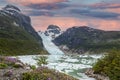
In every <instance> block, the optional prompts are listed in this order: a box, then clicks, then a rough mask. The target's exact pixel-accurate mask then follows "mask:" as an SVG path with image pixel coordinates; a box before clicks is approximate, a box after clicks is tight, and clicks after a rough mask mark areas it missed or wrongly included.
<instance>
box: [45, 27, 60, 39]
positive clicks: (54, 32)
mask: <svg viewBox="0 0 120 80" xmlns="http://www.w3.org/2000/svg"><path fill="white" fill-rule="evenodd" d="M61 33H62V31H61V29H60V28H59V27H58V26H56V25H49V26H48V28H47V30H46V31H45V32H44V34H45V35H46V36H50V37H52V38H53V39H54V38H56V37H57V36H59V35H60V34H61Z"/></svg>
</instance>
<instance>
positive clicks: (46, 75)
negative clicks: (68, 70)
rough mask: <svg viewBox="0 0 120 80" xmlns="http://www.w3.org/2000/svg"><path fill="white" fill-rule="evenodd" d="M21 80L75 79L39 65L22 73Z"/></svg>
mask: <svg viewBox="0 0 120 80" xmlns="http://www.w3.org/2000/svg"><path fill="white" fill-rule="evenodd" d="M22 80H77V79H75V78H73V77H71V76H68V75H66V74H63V73H59V72H56V71H55V70H52V69H48V68H46V67H39V68H37V69H36V70H34V71H32V72H27V73H23V75H22Z"/></svg>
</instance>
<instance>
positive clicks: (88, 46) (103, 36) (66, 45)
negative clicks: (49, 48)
mask: <svg viewBox="0 0 120 80" xmlns="http://www.w3.org/2000/svg"><path fill="white" fill-rule="evenodd" d="M53 42H54V43H55V44H56V45H57V46H60V48H61V49H62V50H63V51H66V52H70V53H79V54H81V53H85V52H99V51H100V52H107V51H109V50H110V49H112V48H117V49H120V44H119V42H120V31H104V30H99V29H94V28H90V27H87V26H78V27H77V26H76V27H72V28H69V29H67V30H66V31H65V32H64V33H63V34H61V35H60V36H58V37H57V38H55V39H54V40H53Z"/></svg>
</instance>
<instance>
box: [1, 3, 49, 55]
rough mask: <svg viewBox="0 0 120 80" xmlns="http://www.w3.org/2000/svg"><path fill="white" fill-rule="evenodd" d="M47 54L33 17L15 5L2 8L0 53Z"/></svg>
mask: <svg viewBox="0 0 120 80" xmlns="http://www.w3.org/2000/svg"><path fill="white" fill-rule="evenodd" d="M44 53H45V54H46V53H47V52H46V50H45V49H44V47H43V44H42V39H41V37H40V36H39V35H38V34H37V32H36V31H35V30H34V28H33V27H32V25H31V19H30V17H29V16H26V15H24V14H22V12H20V9H19V8H17V7H16V6H13V5H7V6H6V7H5V8H3V9H2V10H0V54H1V55H18V54H20V55H23V54H44Z"/></svg>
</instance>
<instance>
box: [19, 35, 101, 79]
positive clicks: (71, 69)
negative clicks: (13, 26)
mask: <svg viewBox="0 0 120 80" xmlns="http://www.w3.org/2000/svg"><path fill="white" fill-rule="evenodd" d="M39 35H40V36H41V37H42V40H43V45H44V47H45V48H46V50H47V51H48V52H49V53H50V55H44V56H46V57H47V58H48V59H47V61H48V64H47V65H45V66H47V67H49V68H51V69H55V70H58V71H60V72H63V73H65V74H68V75H71V76H73V77H75V78H77V79H80V80H95V79H94V78H90V77H87V76H86V75H85V74H84V72H85V70H86V69H87V68H91V67H92V66H93V65H94V63H95V62H96V61H97V59H99V58H101V55H65V54H64V53H63V52H62V51H61V50H60V49H59V48H58V47H57V46H56V45H55V44H54V43H53V42H52V41H51V40H52V39H51V37H49V36H45V35H44V33H39ZM37 56H43V55H26V56H18V57H19V59H20V60H21V61H22V62H23V63H27V64H30V65H36V66H37V63H36V61H35V60H34V58H35V57H37Z"/></svg>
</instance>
